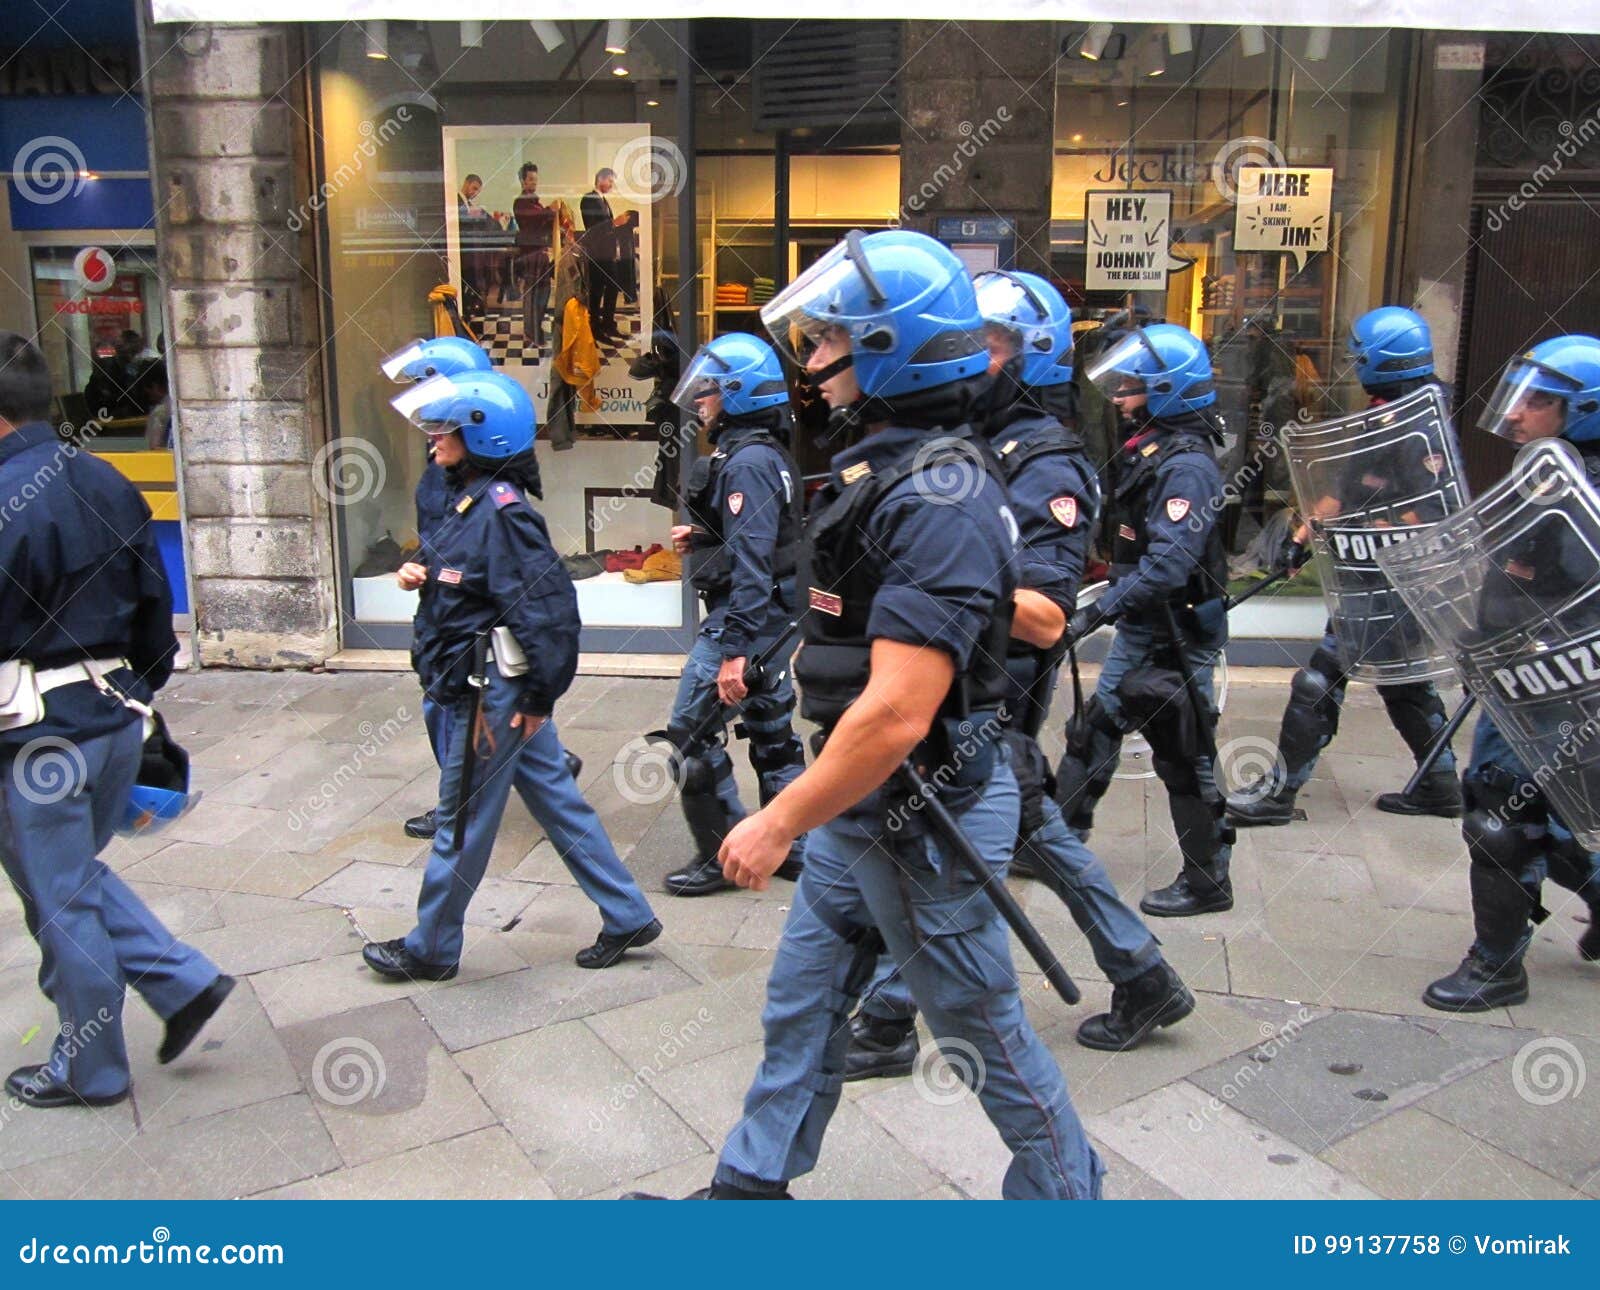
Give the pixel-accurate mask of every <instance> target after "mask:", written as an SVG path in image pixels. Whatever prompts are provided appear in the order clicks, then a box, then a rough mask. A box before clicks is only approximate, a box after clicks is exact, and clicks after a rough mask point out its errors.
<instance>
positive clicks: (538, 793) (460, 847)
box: [363, 373, 661, 981]
mask: <svg viewBox="0 0 1600 1290" xmlns="http://www.w3.org/2000/svg"><path fill="white" fill-rule="evenodd" d="M393 404H394V407H395V408H396V410H397V411H399V412H400V413H401V414H402V415H404V416H406V417H407V418H408V419H410V420H411V421H412V422H413V424H415V425H417V426H419V427H420V428H422V429H423V430H424V431H425V432H426V433H427V434H428V435H429V437H430V438H431V439H432V441H433V452H434V459H435V460H436V461H437V462H438V464H439V465H440V467H442V468H443V469H444V471H445V472H446V479H447V483H448V485H449V488H450V504H449V506H448V508H447V510H446V512H445V520H444V521H443V522H442V523H441V524H440V525H439V526H438V528H437V529H435V531H434V534H433V536H432V540H431V543H430V546H429V548H428V550H427V565H426V566H425V569H424V570H423V573H424V576H425V577H426V579H427V581H428V582H429V583H430V584H431V587H430V590H429V592H428V595H427V597H426V599H425V600H424V602H423V608H422V611H421V613H420V614H419V616H418V622H417V631H416V635H415V639H414V641H413V644H412V660H413V662H414V663H415V665H416V668H417V674H418V677H419V679H420V680H421V682H422V685H423V688H424V689H425V690H426V691H427V693H428V695H429V696H430V698H431V699H432V700H433V701H434V702H436V703H438V704H440V705H442V706H444V707H445V708H446V710H447V712H446V718H445V720H444V722H443V724H442V728H441V732H440V741H441V744H442V746H443V756H442V757H441V759H440V775H439V808H438V809H439V828H438V831H437V833H436V834H435V835H434V839H433V851H432V853H431V854H430V855H429V857H428V866H427V871H426V873H425V874H424V877H423V882H422V892H421V895H420V897H419V899H418V907H417V926H416V927H415V928H414V929H413V930H412V931H411V933H410V934H409V935H408V936H405V937H402V938H398V939H396V940H391V941H384V942H378V943H372V944H369V945H367V946H366V948H365V949H364V951H363V957H364V958H365V959H366V962H367V965H368V966H369V967H371V968H372V969H373V970H374V971H375V972H378V973H379V974H381V975H383V976H387V977H393V978H399V979H409V980H428V981H447V980H449V979H450V978H452V977H454V976H455V975H456V972H457V970H458V968H459V964H460V957H461V945H462V934H463V927H464V924H465V918H466V910H467V905H468V903H469V902H470V901H471V899H472V896H473V894H474V893H475V892H476V891H477V888H478V884H479V883H480V882H481V881H482V879H483V874H484V870H485V869H486V867H487V866H488V862H489V853H490V851H491V850H492V848H493V846H494V838H495V834H496V832H497V831H498V830H499V827H500V818H501V816H502V814H503V813H504V811H505V805H506V799H507V797H508V796H509V794H510V791H511V788H512V786H513V784H514V785H515V786H516V788H517V790H518V792H519V793H520V794H521V795H522V798H523V800H524V802H525V803H526V804H527V806H528V809H529V810H530V811H531V812H532V813H533V815H534V818H535V819H537V820H538V821H539V823H540V824H541V825H543V826H544V827H545V829H546V831H547V832H548V833H549V834H550V837H551V840H552V841H553V842H554V843H555V844H556V846H557V849H558V850H559V851H560V853H561V855H562V859H563V860H564V861H565V862H566V863H567V864H568V865H569V867H571V868H572V870H573V873H574V875H575V876H576V877H577V878H578V880H579V882H580V884H581V885H582V886H583V887H584V890H585V892H586V893H587V894H589V896H590V897H591V899H594V900H595V901H596V903H597V904H599V905H600V908H601V914H602V920H603V922H602V930H601V933H600V935H599V937H598V938H597V939H596V941H595V943H594V945H592V946H590V947H589V948H587V949H585V950H582V951H580V952H579V954H578V956H577V963H578V966H580V967H587V968H603V967H609V966H611V965H612V964H613V963H615V962H617V961H618V959H620V958H621V957H622V955H623V954H624V953H625V952H626V951H627V950H628V949H629V948H632V947H635V946H642V945H648V944H649V943H650V942H651V941H653V940H655V939H656V938H657V937H658V936H660V934H661V924H660V923H659V922H657V921H656V919H655V918H654V917H653V915H652V914H651V913H650V908H649V905H648V904H647V903H645V901H644V897H643V895H642V893H640V892H639V890H638V887H637V886H636V885H635V884H634V883H633V881H632V878H631V877H630V876H629V875H628V873H627V871H626V870H625V869H624V868H623V867H622V864H621V861H619V860H618V859H617V858H616V853H615V852H614V851H613V850H612V849H611V847H610V845H609V843H608V842H606V840H605V834H604V831H603V830H602V829H601V827H600V823H599V820H598V818H597V817H596V816H595V815H594V812H593V809H592V808H591V807H590V806H589V805H588V803H587V802H585V801H584V800H583V797H582V795H581V794H580V793H579V792H578V789H577V785H576V784H575V783H574V782H573V780H572V776H571V774H570V772H569V771H568V769H567V765H566V761H565V757H564V755H563V751H562V748H561V741H560V739H559V737H558V736H557V734H556V730H555V725H554V723H553V721H552V720H551V712H552V710H553V709H554V707H555V703H556V700H557V699H559V698H560V697H561V695H562V694H563V693H565V692H566V689H567V687H568V686H569V685H570V684H571V683H572V678H573V675H574V673H575V671H576V668H577V661H578V631H579V621H578V606H577V596H576V593H575V592H574V591H573V588H572V580H571V578H570V577H569V576H568V575H567V572H566V570H565V569H564V568H563V567H562V565H561V562H560V560H559V559H558V558H557V556H556V553H555V551H554V549H553V548H552V547H551V545H550V538H549V534H548V531H547V530H546V528H545V523H544V519H543V517H541V516H540V514H539V513H538V511H536V510H535V509H534V508H533V507H532V505H530V504H529V502H528V500H527V493H528V492H529V491H531V488H532V486H533V485H534V483H535V477H534V475H533V473H532V470H531V467H530V462H531V459H532V457H533V442H534V435H535V432H536V427H535V421H534V413H533V404H532V402H531V401H530V400H529V398H528V396H527V394H526V393H525V392H524V391H523V389H522V387H521V386H520V385H518V384H517V383H516V382H515V381H513V380H511V379H510V378H509V377H506V376H503V375H501V374H499V373H471V374H466V375H461V376H435V377H433V378H431V379H430V380H427V381H424V382H423V383H421V384H420V385H416V386H414V387H413V388H411V389H410V390H408V391H406V392H405V393H404V394H402V395H400V396H399V397H398V398H396V399H395V400H393ZM402 572H403V573H404V571H402ZM402 585H404V583H402Z"/></svg>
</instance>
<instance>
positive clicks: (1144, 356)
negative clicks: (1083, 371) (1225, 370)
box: [1088, 323, 1217, 420]
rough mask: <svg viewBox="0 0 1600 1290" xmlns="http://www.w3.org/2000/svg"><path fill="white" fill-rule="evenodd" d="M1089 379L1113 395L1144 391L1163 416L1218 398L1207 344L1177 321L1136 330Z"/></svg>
mask: <svg viewBox="0 0 1600 1290" xmlns="http://www.w3.org/2000/svg"><path fill="white" fill-rule="evenodd" d="M1088 376H1089V379H1090V380H1091V381H1093V382H1094V383H1095V385H1096V386H1097V387H1098V388H1099V389H1100V391H1101V392H1102V393H1104V394H1105V396H1106V397H1107V398H1115V397H1116V396H1117V395H1118V394H1129V393H1143V394H1144V395H1145V396H1146V399H1145V407H1146V410H1147V411H1148V412H1149V414H1150V415H1151V416H1152V417H1154V418H1156V419H1157V420H1162V419H1165V418H1171V417H1179V416H1182V415H1184V414H1185V413H1188V412H1199V411H1201V410H1202V409H1204V408H1209V407H1210V406H1211V405H1212V404H1213V403H1215V402H1216V401H1217V387H1216V385H1215V383H1214V382H1213V380H1212V375H1211V355H1210V354H1209V353H1208V352H1207V351H1206V346H1205V342H1204V341H1202V340H1201V339H1200V338H1199V337H1198V336H1196V335H1195V334H1194V333H1193V332H1192V331H1190V330H1189V329H1188V328H1187V327H1180V326H1178V324H1177V323H1152V324H1151V325H1150V326H1148V327H1139V328H1135V329H1134V330H1133V331H1130V332H1128V333H1127V334H1126V335H1125V336H1123V338H1122V339H1121V340H1119V341H1117V342H1116V343H1115V344H1113V345H1112V346H1111V348H1110V349H1108V350H1106V351H1105V353H1104V354H1102V355H1101V356H1100V357H1099V358H1097V359H1096V360H1095V362H1094V365H1093V366H1092V367H1091V368H1090V369H1089V372H1088Z"/></svg>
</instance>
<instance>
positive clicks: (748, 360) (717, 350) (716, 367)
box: [672, 331, 789, 420]
mask: <svg viewBox="0 0 1600 1290" xmlns="http://www.w3.org/2000/svg"><path fill="white" fill-rule="evenodd" d="M712 395H719V396H721V399H722V415H723V416H724V417H727V418H729V419H730V420H731V419H733V418H736V417H747V416H750V415H752V414H753V413H756V412H764V411H766V410H767V409H768V408H779V407H783V406H784V405H785V404H786V403H788V402H789V384H788V382H787V381H785V380H784V376H783V363H782V362H781V361H779V358H778V355H777V353H776V351H774V350H773V348H772V346H771V345H769V344H767V342H766V341H764V340H762V339H761V338H760V337H759V336H752V335H750V334H749V333H748V332H742V331H735V332H729V333H728V334H727V335H726V336H718V337H717V338H716V339H715V340H713V341H710V342H709V343H707V344H705V345H702V346H700V349H699V351H698V352H697V353H696V354H695V356H694V357H693V358H692V359H690V360H689V366H688V368H687V369H686V370H685V371H684V373H683V377H682V379H681V380H679V382H678V387H677V389H675V390H673V392H672V401H673V402H674V403H676V404H677V405H678V406H679V407H680V408H684V409H685V410H687V411H688V412H691V413H695V414H696V415H698V411H699V409H698V407H697V405H698V404H699V402H700V401H701V400H702V399H705V398H708V397H710V396H712Z"/></svg>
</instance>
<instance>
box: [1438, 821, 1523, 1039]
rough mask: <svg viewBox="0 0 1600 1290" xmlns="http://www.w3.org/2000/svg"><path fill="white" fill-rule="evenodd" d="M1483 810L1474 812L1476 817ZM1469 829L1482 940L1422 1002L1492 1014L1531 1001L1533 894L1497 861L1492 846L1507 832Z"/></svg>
mask: <svg viewBox="0 0 1600 1290" xmlns="http://www.w3.org/2000/svg"><path fill="white" fill-rule="evenodd" d="M1477 814H1478V813H1477V812H1474V815H1473V818H1474V819H1476V818H1477ZM1469 823H1470V822H1469ZM1463 831H1464V832H1466V833H1467V835H1468V841H1467V849H1468V852H1469V853H1470V854H1471V855H1472V865H1471V867H1470V869H1469V870H1468V874H1467V876H1468V879H1469V881H1470V882H1471V884H1472V925H1473V930H1474V931H1476V932H1477V939H1476V940H1474V941H1473V943H1472V948H1471V949H1470V950H1468V951H1467V957H1466V958H1464V959H1462V960H1461V966H1460V967H1458V968H1457V969H1456V970H1455V971H1454V972H1452V973H1451V974H1450V975H1449V976H1446V977H1440V978H1439V979H1438V980H1437V981H1435V982H1434V983H1433V984H1432V985H1430V986H1429V987H1428V988H1427V989H1426V990H1424V991H1423V992H1422V1001H1423V1003H1425V1004H1427V1005H1428V1006H1429V1007H1430V1008H1438V1009H1439V1010H1440V1011H1441V1012H1488V1011H1489V1009H1491V1008H1503V1007H1506V1006H1507V1005H1509V1004H1514V1003H1526V1002H1527V999H1528V973H1527V972H1526V970H1525V969H1524V968H1523V966H1522V954H1523V951H1524V949H1525V948H1526V947H1527V940H1528V924H1529V919H1530V918H1531V917H1532V915H1533V910H1534V902H1533V897H1532V896H1531V895H1529V893H1528V889H1527V888H1526V887H1524V886H1523V885H1522V884H1521V883H1520V882H1518V881H1517V879H1516V878H1515V877H1513V876H1512V875H1511V874H1509V873H1507V872H1506V870H1505V869H1504V868H1502V867H1501V865H1500V864H1497V863H1494V857H1493V856H1492V854H1491V852H1490V847H1491V845H1492V844H1493V842H1495V841H1499V840H1500V838H1499V836H1498V834H1503V833H1507V832H1508V831H1507V830H1504V829H1501V830H1499V831H1498V833H1497V834H1496V835H1483V836H1479V835H1476V834H1474V832H1473V831H1472V830H1471V829H1470V828H1469V829H1467V830H1463ZM1501 859H1502V860H1503V859H1504V857H1501ZM1491 956H1492V957H1491Z"/></svg>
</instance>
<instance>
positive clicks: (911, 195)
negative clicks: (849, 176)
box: [899, 22, 1056, 274]
mask: <svg viewBox="0 0 1600 1290" xmlns="http://www.w3.org/2000/svg"><path fill="white" fill-rule="evenodd" d="M1055 39H1056V37H1055V24H1053V23H1049V22H999V23H984V24H982V25H981V26H978V27H975V26H973V25H971V24H968V23H960V22H954V23H944V22H908V23H906V24H905V26H904V29H903V31H902V33H901V40H902V42H903V45H902V50H901V54H902V60H903V65H902V68H901V72H900V78H899V82H900V114H901V116H902V117H903V118H904V121H905V124H904V125H903V126H902V127H901V130H900V204H901V219H902V222H903V223H904V224H905V226H906V227H907V228H915V229H919V230H921V231H922V232H925V233H931V232H933V229H934V222H935V220H936V218H937V217H938V216H940V215H953V214H974V213H975V214H979V215H1002V216H1005V217H1007V218H1009V219H1010V220H1012V221H1013V222H1014V223H1015V225H1016V228H1017V264H1016V266H1015V267H1017V268H1019V269H1024V270H1027V271H1028V272H1031V273H1041V274H1048V272H1049V265H1050V190H1051V184H1052V180H1053V172H1054V166H1055V117H1056V77H1055V64H1056V47H1055Z"/></svg>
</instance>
